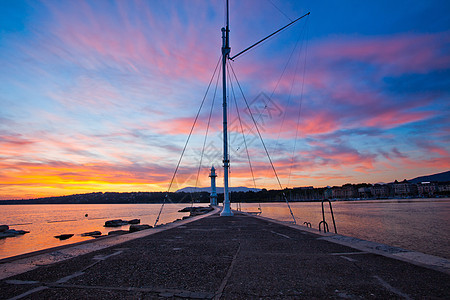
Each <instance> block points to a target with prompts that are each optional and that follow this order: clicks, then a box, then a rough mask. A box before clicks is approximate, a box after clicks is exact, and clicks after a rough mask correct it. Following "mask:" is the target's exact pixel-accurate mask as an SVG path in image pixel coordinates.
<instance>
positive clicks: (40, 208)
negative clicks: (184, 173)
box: [0, 204, 189, 259]
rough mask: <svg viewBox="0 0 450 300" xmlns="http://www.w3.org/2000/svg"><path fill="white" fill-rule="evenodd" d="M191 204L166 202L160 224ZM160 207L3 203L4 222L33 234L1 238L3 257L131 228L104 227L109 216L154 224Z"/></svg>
mask: <svg viewBox="0 0 450 300" xmlns="http://www.w3.org/2000/svg"><path fill="white" fill-rule="evenodd" d="M188 205H189V204H166V205H165V207H164V211H163V214H162V215H161V218H160V222H159V224H161V223H169V222H172V221H174V220H176V219H177V218H181V217H183V216H185V215H187V213H179V212H178V210H179V209H181V208H184V207H186V206H188ZM160 207H161V205H160V204H113V205H108V204H88V205H79V204H58V205H2V206H1V208H2V209H1V212H0V220H1V221H0V222H1V224H6V225H9V226H10V228H13V229H16V230H27V231H30V233H27V234H25V235H22V236H16V237H10V238H4V239H0V259H1V258H5V257H10V256H14V255H19V254H24V253H28V252H31V251H36V250H42V249H46V248H50V247H56V246H61V245H67V244H72V243H76V242H81V241H86V240H89V239H92V237H86V236H81V234H82V233H85V232H91V231H96V230H99V231H101V232H102V234H108V232H109V231H112V230H118V229H125V230H128V226H122V227H117V228H107V227H103V225H104V224H105V221H106V220H110V219H124V220H130V219H141V224H149V225H153V224H154V222H155V219H156V215H157V214H158V212H159V209H160ZM86 214H87V215H88V216H87V217H86ZM71 233H73V234H74V236H73V237H71V238H70V239H67V240H59V239H56V238H54V236H55V235H60V234H71Z"/></svg>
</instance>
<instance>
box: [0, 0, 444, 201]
mask: <svg viewBox="0 0 450 300" xmlns="http://www.w3.org/2000/svg"><path fill="white" fill-rule="evenodd" d="M224 7H225V5H224V1H222V0H215V1H195V0H172V1H159V0H149V1H143V0H142V1H105V0H96V1H92V0H91V1H83V0H78V1H68V0H61V1H34V0H33V1H22V0H0V107H1V109H0V199H3V200H4V199H27V198H37V197H46V196H60V195H69V194H77V193H89V192H99V191H100V192H107V191H109V192H138V191H142V192H144V191H167V190H168V189H169V186H170V182H171V180H172V177H173V175H174V172H175V169H176V167H177V164H178V162H179V161H180V166H179V168H178V171H177V173H176V175H175V176H174V180H173V184H172V185H171V187H170V191H175V190H177V189H179V188H182V187H185V186H199V187H203V186H208V185H209V180H210V179H209V178H208V173H209V169H210V168H211V166H212V165H214V166H215V167H216V169H217V173H218V176H219V177H218V186H222V185H223V168H222V159H223V158H222V155H223V154H222V147H223V146H222V136H221V130H222V101H223V100H222V91H221V89H222V86H221V80H218V79H220V78H221V77H220V76H221V74H220V68H219V71H217V72H215V69H216V66H217V63H218V62H219V60H220V57H221V44H222V41H221V31H220V29H221V28H222V27H223V26H224V24H225V17H224V12H225V9H224ZM308 12H310V15H309V16H307V17H305V18H303V19H301V20H299V21H298V22H296V23H295V24H294V25H293V26H291V27H290V28H289V29H287V30H284V31H283V32H281V33H280V34H278V35H276V36H275V37H273V38H270V39H269V40H268V41H266V42H264V43H262V44H261V45H259V46H258V47H255V48H254V49H252V50H250V51H248V52H246V53H245V54H243V55H242V56H239V57H238V58H236V59H235V60H234V61H230V62H229V64H228V71H227V72H228V73H227V74H228V87H229V88H228V92H227V101H228V121H229V123H228V125H229V130H230V136H229V152H230V160H231V171H230V186H248V187H256V188H279V187H280V185H279V184H278V182H277V180H276V177H275V176H274V172H273V170H272V168H271V165H270V162H269V159H268V157H267V155H266V151H265V149H264V147H266V149H267V152H268V153H269V155H270V158H271V160H272V162H273V164H274V167H275V170H276V172H277V175H278V177H279V180H280V184H281V187H283V188H286V187H289V188H292V187H299V186H314V187H323V186H333V185H342V184H345V183H362V182H367V183H378V182H392V181H394V180H396V179H397V180H403V179H405V178H406V179H412V178H414V177H417V176H421V175H427V174H434V173H439V172H444V171H448V170H450V101H449V100H450V2H449V1H446V0H444V1H397V0H389V1H384V0H380V1H356V0H355V1H351V0H349V1H306V0H305V1H303V0H295V1H294V0H293V1H280V0H242V1H232V0H231V1H230V46H231V56H233V55H234V54H237V53H238V52H239V51H241V50H243V49H245V48H246V47H248V46H249V45H251V44H253V43H255V42H256V41H258V40H260V39H262V38H263V37H265V36H267V35H269V34H271V33H272V32H274V31H275V30H277V29H279V28H281V27H282V26H284V25H286V24H288V23H289V22H291V20H294V19H296V18H298V17H300V16H302V15H304V14H306V13H308ZM208 86H209V88H208ZM202 103H203V105H202ZM200 108H201V109H200ZM197 113H198V116H199V117H198V120H197V122H196V123H195V126H194V127H193V130H192V135H191V137H190V139H189V141H188V143H187V146H186V150H185V151H184V152H183V149H184V147H185V144H186V141H187V139H188V136H189V133H190V130H191V128H192V126H193V123H194V119H195V117H196V115H197ZM252 116H253V117H252ZM253 120H254V122H253ZM254 123H256V124H257V126H258V129H256V127H255V125H254ZM258 130H259V132H260V135H261V136H262V140H263V142H264V144H263V143H262V142H261V140H260V138H259V135H258ZM182 153H184V155H183V156H182V158H181V160H180V156H181V154H182ZM247 153H248V155H247ZM249 161H250V163H249ZM250 165H251V167H250ZM252 174H253V176H252Z"/></svg>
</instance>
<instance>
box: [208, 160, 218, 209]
mask: <svg viewBox="0 0 450 300" xmlns="http://www.w3.org/2000/svg"><path fill="white" fill-rule="evenodd" d="M209 177H211V195H210V200H209V204H211V205H217V192H216V177H217V175H216V169H214V166H212V167H211V174H209Z"/></svg>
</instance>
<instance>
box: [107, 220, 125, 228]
mask: <svg viewBox="0 0 450 300" xmlns="http://www.w3.org/2000/svg"><path fill="white" fill-rule="evenodd" d="M127 224H128V222H127V221H124V220H122V219H118V220H109V221H106V222H105V225H104V226H105V227H119V226H123V225H127Z"/></svg>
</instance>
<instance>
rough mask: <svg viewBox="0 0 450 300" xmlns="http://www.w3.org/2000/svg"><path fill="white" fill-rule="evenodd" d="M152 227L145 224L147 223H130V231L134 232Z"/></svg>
mask: <svg viewBox="0 0 450 300" xmlns="http://www.w3.org/2000/svg"><path fill="white" fill-rule="evenodd" d="M150 228H152V226H150V225H147V224H142V225H135V224H133V225H130V232H136V231H141V230H145V229H150Z"/></svg>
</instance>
